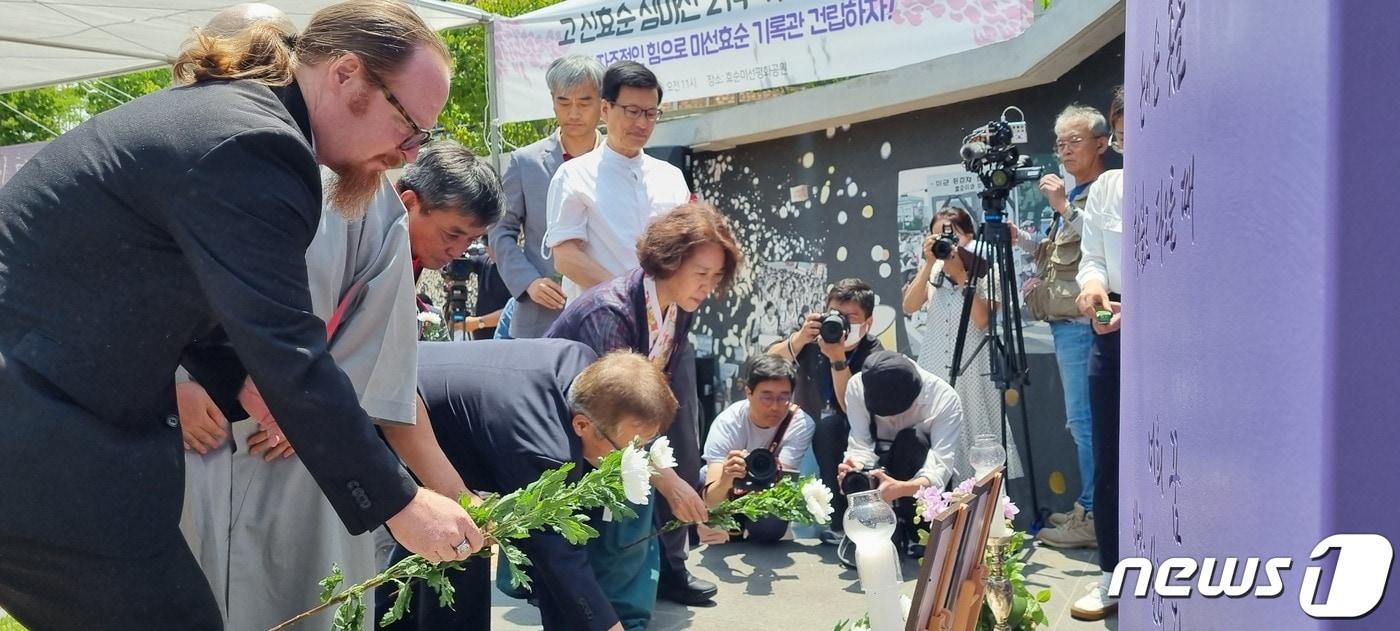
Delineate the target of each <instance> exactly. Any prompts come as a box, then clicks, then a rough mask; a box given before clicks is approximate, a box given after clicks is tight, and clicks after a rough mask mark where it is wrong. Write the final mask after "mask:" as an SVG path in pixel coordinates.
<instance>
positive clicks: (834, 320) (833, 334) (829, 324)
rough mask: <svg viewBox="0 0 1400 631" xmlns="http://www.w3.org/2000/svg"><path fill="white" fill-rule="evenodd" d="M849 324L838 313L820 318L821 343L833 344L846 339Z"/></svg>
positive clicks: (831, 313)
mask: <svg viewBox="0 0 1400 631" xmlns="http://www.w3.org/2000/svg"><path fill="white" fill-rule="evenodd" d="M849 328H850V324H849V323H848V322H846V316H844V315H841V312H840V311H832V312H830V313H828V314H826V316H824V317H823V318H822V323H821V329H820V334H821V338H822V341H823V342H826V343H827V344H835V343H837V342H840V341H841V340H842V338H845V337H846V331H847V330H848V329H849Z"/></svg>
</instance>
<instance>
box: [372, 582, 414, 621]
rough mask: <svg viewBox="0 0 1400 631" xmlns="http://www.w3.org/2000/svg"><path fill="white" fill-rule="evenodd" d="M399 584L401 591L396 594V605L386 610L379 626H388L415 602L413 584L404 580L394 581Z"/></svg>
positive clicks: (397, 619)
mask: <svg viewBox="0 0 1400 631" xmlns="http://www.w3.org/2000/svg"><path fill="white" fill-rule="evenodd" d="M394 582H395V583H397V584H398V587H399V592H398V594H397V595H396V596H394V605H393V606H392V607H390V608H389V610H388V611H386V612H384V616H383V617H382V618H380V619H379V626H381V627H387V626H389V625H391V624H393V623H395V622H397V621H399V620H401V619H403V617H404V614H407V613H408V607H409V605H410V604H412V602H413V586H412V585H410V584H408V583H406V582H404V581H394Z"/></svg>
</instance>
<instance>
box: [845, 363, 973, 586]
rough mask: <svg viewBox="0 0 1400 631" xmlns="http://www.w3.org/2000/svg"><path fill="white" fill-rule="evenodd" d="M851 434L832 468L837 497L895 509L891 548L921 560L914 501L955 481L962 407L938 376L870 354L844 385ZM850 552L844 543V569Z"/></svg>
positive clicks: (951, 388)
mask: <svg viewBox="0 0 1400 631" xmlns="http://www.w3.org/2000/svg"><path fill="white" fill-rule="evenodd" d="M846 414H847V416H848V417H849V418H850V421H851V436H850V440H849V442H848V445H847V448H846V457H845V460H844V461H842V463H841V464H840V466H838V467H837V471H838V473H837V476H838V480H839V485H840V489H841V492H842V493H843V494H849V493H853V492H858V491H864V490H869V489H871V488H875V489H879V491H880V495H881V497H883V498H884V499H885V500H886V501H888V502H892V503H893V504H894V509H895V515H896V516H897V517H898V521H899V525H898V527H897V528H896V530H895V541H896V547H898V548H899V549H901V550H902V551H903V552H904V553H905V554H907V555H909V556H911V557H917V556H919V555H922V552H923V551H922V546H919V545H918V537H917V536H916V534H915V529H914V501H913V495H914V493H916V492H918V491H919V489H922V488H924V487H928V486H932V487H934V488H944V487H946V486H947V485H948V482H949V480H950V479H951V478H952V476H953V454H954V449H955V448H956V446H957V444H958V433H959V432H960V431H962V423H963V418H962V402H961V401H960V400H959V399H958V394H957V391H955V390H954V389H953V387H952V386H950V385H948V382H946V381H944V380H943V379H942V378H940V377H938V376H937V375H934V374H933V373H931V372H928V371H926V370H924V369H922V368H919V367H918V366H916V365H915V364H914V361H913V360H911V359H909V358H908V357H905V356H903V355H900V354H899V353H895V352H891V351H879V352H876V353H873V354H871V355H870V359H869V360H867V361H866V362H865V369H864V370H862V371H861V373H860V374H859V375H856V376H854V377H852V378H851V382H850V384H848V385H847V386H846ZM852 547H853V546H851V545H850V541H849V540H848V539H843V540H842V543H841V548H840V550H838V554H837V555H838V556H839V557H841V559H842V562H843V563H846V562H847V561H849V560H850V557H851V556H853V553H854V552H853V550H851V548H852Z"/></svg>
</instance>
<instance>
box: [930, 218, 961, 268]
mask: <svg viewBox="0 0 1400 631" xmlns="http://www.w3.org/2000/svg"><path fill="white" fill-rule="evenodd" d="M957 249H958V236H957V235H956V234H953V224H950V223H945V224H943V233H942V234H939V235H938V238H937V239H934V241H933V258H936V259H938V260H940V261H946V260H948V259H949V258H951V257H952V256H953V252H956V251H957Z"/></svg>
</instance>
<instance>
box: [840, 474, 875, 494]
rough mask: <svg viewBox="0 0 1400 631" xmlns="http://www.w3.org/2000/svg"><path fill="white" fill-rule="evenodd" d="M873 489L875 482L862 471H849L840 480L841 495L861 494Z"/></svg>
mask: <svg viewBox="0 0 1400 631" xmlns="http://www.w3.org/2000/svg"><path fill="white" fill-rule="evenodd" d="M873 488H875V480H874V478H871V477H870V474H868V473H865V472H864V471H850V472H847V473H846V477H845V478H842V479H841V493H842V494H844V495H851V494H852V493H863V492H865V491H869V490H871V489H873Z"/></svg>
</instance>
